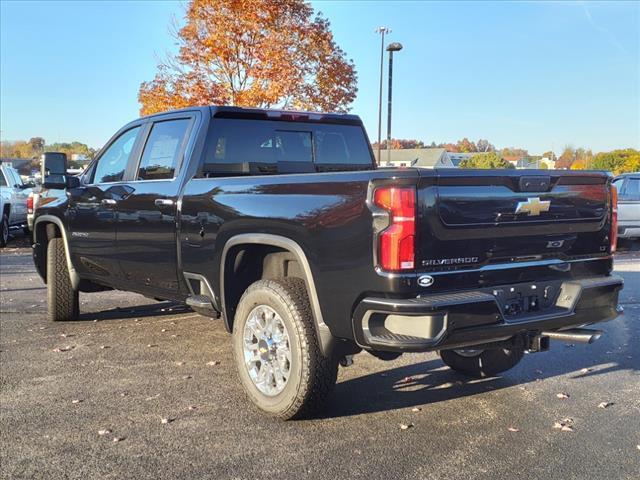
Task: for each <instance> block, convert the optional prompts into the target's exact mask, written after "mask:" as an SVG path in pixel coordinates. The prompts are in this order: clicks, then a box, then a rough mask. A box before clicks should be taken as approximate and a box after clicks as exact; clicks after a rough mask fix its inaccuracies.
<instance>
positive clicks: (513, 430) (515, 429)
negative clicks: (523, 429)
mask: <svg viewBox="0 0 640 480" xmlns="http://www.w3.org/2000/svg"><path fill="white" fill-rule="evenodd" d="M507 430H509V431H510V432H519V431H520V429H519V428H516V427H509V428H507Z"/></svg>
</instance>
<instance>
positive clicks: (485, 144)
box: [476, 138, 496, 152]
mask: <svg viewBox="0 0 640 480" xmlns="http://www.w3.org/2000/svg"><path fill="white" fill-rule="evenodd" d="M476 146H477V150H476V151H478V152H495V151H496V147H494V146H493V144H491V143H490V142H489V140H486V139H483V138H481V139H480V140H478V141H477V142H476Z"/></svg>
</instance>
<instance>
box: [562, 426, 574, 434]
mask: <svg viewBox="0 0 640 480" xmlns="http://www.w3.org/2000/svg"><path fill="white" fill-rule="evenodd" d="M560 430H561V431H563V432H573V427H572V426H571V425H563V426H562V428H561V429H560Z"/></svg>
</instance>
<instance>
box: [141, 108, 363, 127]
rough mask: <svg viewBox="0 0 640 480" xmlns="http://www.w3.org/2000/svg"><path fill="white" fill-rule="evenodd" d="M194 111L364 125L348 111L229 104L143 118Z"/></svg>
mask: <svg viewBox="0 0 640 480" xmlns="http://www.w3.org/2000/svg"><path fill="white" fill-rule="evenodd" d="M193 111H200V112H202V113H203V114H205V115H206V114H207V113H209V114H210V115H211V116H212V117H215V118H247V119H251V118H252V119H263V120H268V119H274V120H278V119H279V120H289V121H296V122H323V123H342V124H350V125H362V120H361V119H360V117H359V116H357V115H351V114H347V113H327V112H309V111H302V110H279V109H268V108H244V107H233V106H227V105H211V106H204V107H202V106H201V107H187V108H180V109H177V110H168V111H166V112H159V113H154V114H153V115H146V116H144V117H142V118H153V117H157V116H160V115H166V114H168V113H176V112H193Z"/></svg>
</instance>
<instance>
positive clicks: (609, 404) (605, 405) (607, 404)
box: [598, 402, 613, 408]
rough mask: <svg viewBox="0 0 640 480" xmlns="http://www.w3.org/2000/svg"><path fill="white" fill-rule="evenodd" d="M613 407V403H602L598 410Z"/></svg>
mask: <svg viewBox="0 0 640 480" xmlns="http://www.w3.org/2000/svg"><path fill="white" fill-rule="evenodd" d="M611 405H613V402H600V403H599V404H598V408H609V407H610V406H611Z"/></svg>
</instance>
